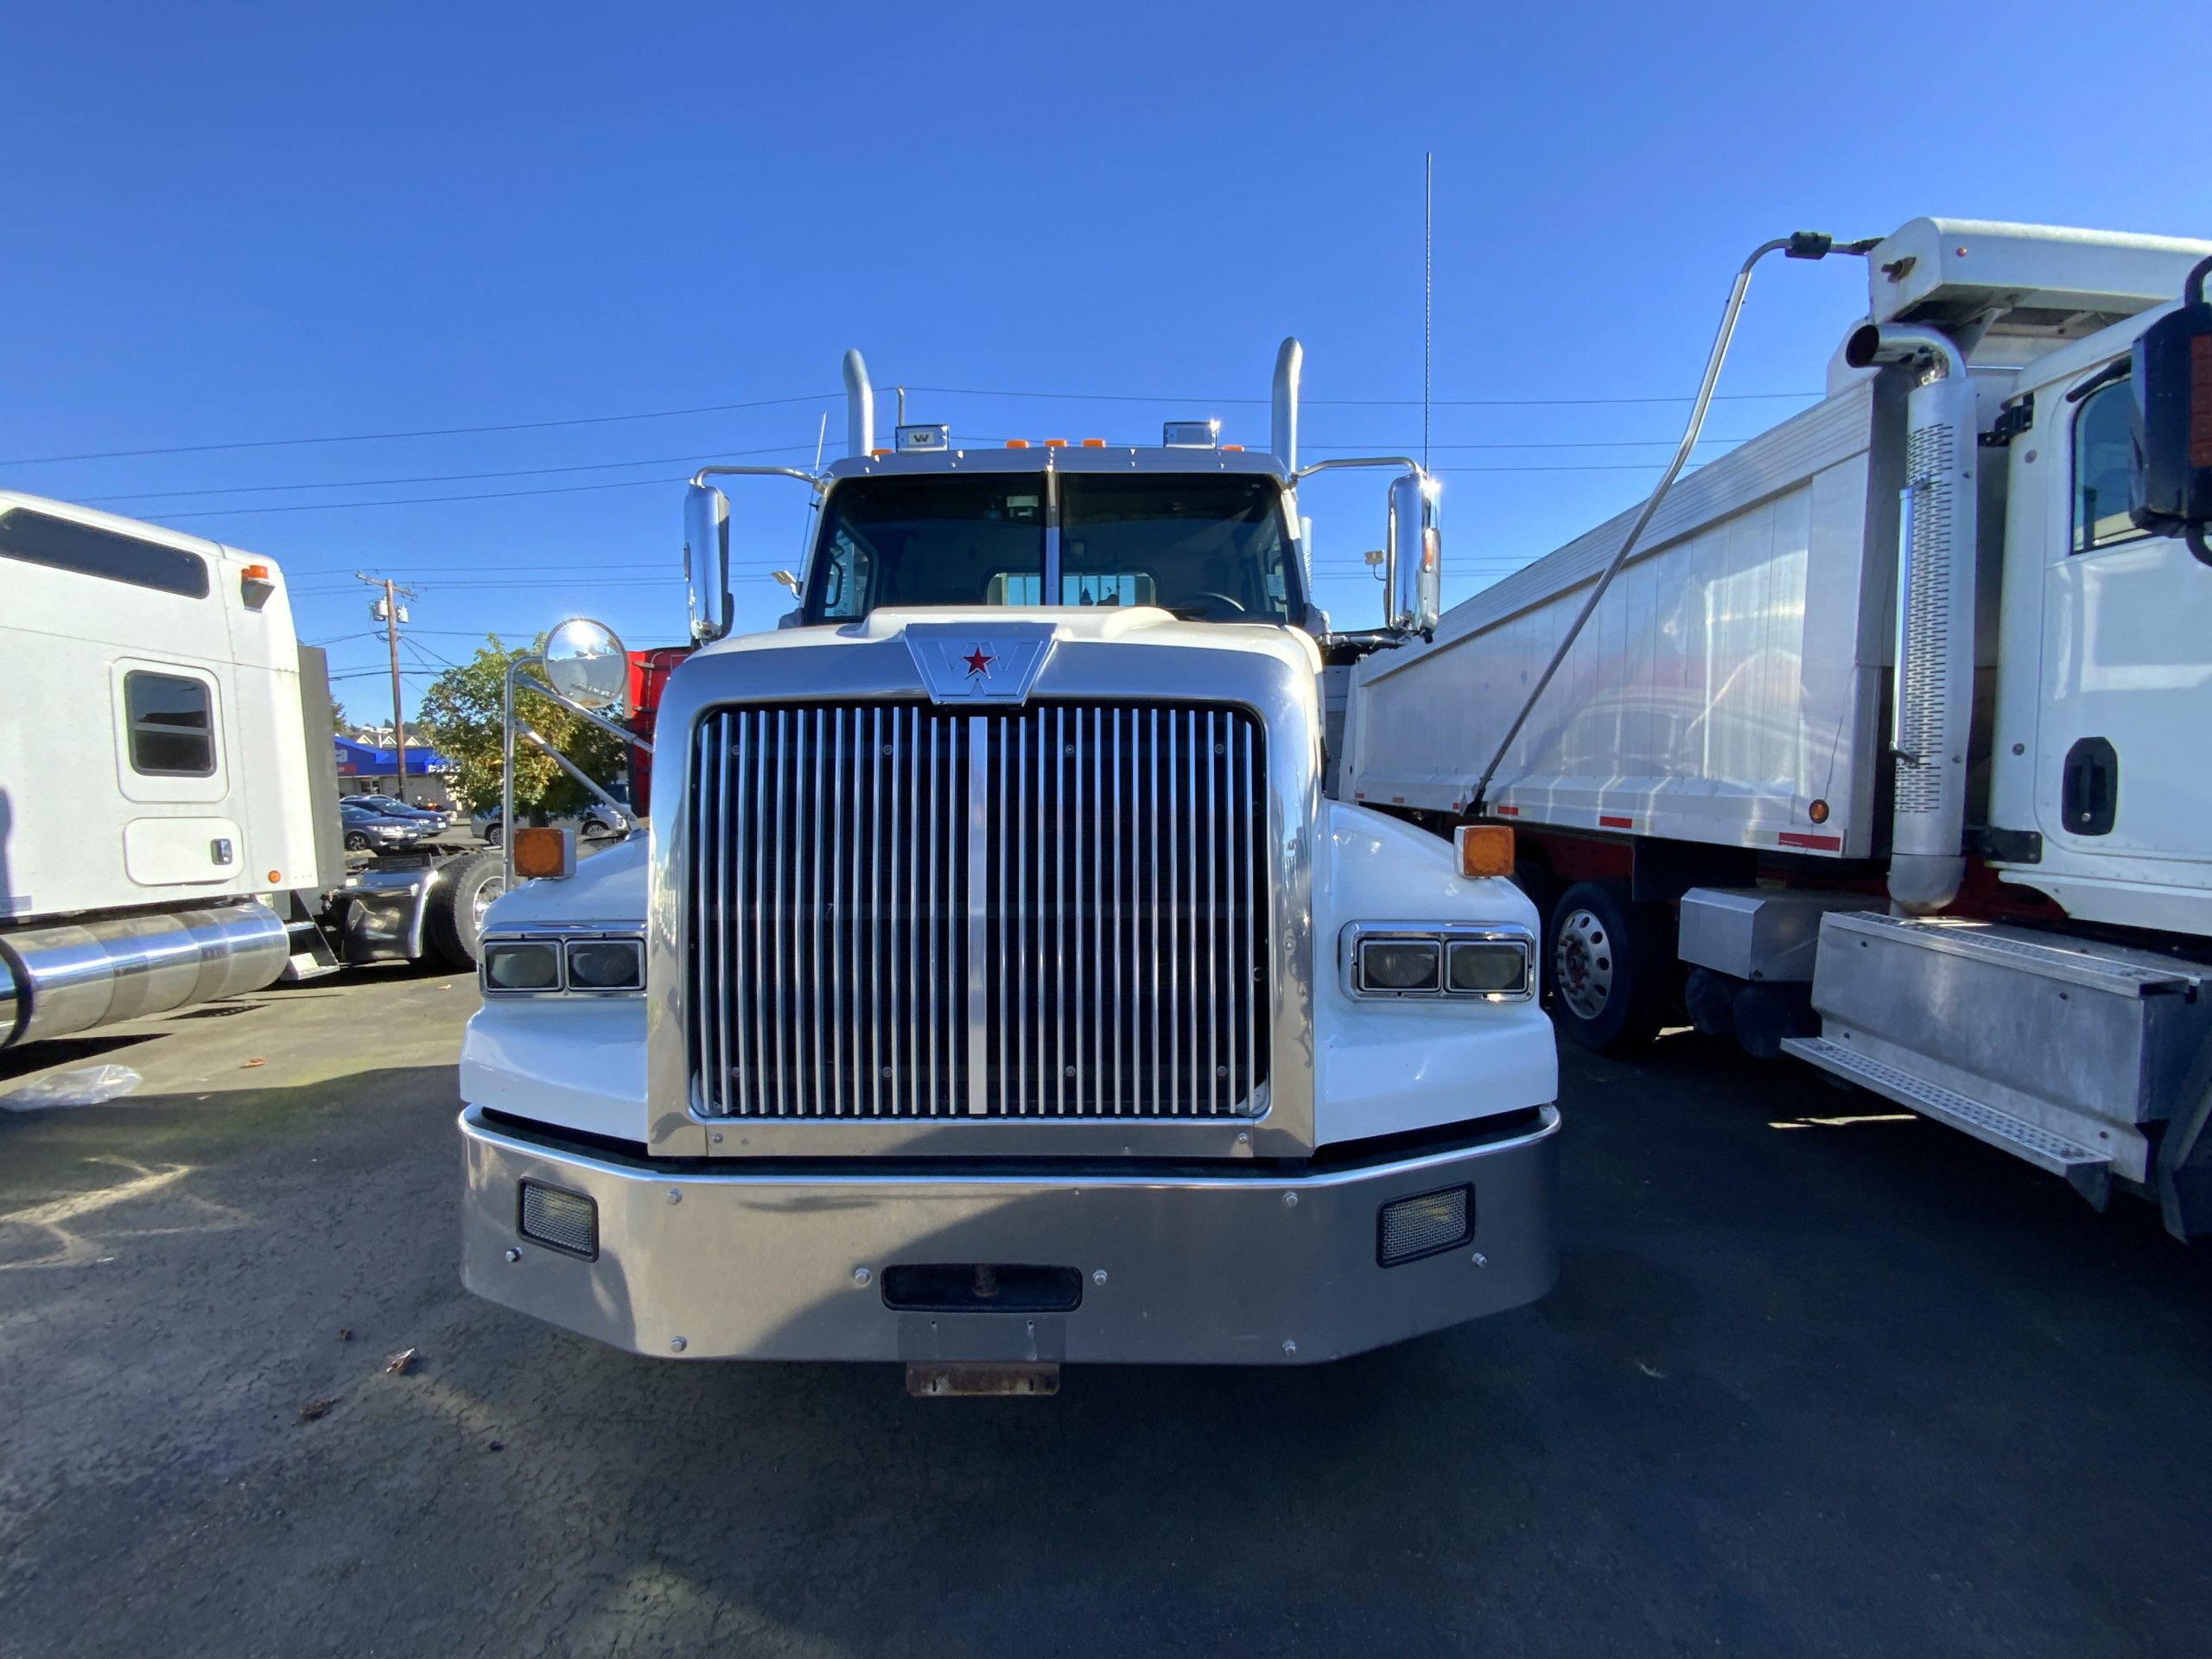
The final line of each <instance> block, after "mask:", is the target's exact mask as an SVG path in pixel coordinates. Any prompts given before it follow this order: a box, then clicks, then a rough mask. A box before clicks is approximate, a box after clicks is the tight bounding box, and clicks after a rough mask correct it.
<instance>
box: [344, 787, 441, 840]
mask: <svg viewBox="0 0 2212 1659" xmlns="http://www.w3.org/2000/svg"><path fill="white" fill-rule="evenodd" d="M353 799H354V800H357V801H359V802H360V803H361V804H362V805H364V806H372V807H374V808H375V809H376V810H378V811H379V812H381V813H383V814H384V815H385V817H392V818H404V819H406V820H407V821H408V822H409V823H420V824H423V825H425V826H427V827H428V828H429V831H430V833H431V834H432V835H435V834H437V833H438V831H440V830H441V829H444V828H445V827H446V826H447V825H448V824H449V823H452V822H453V817H452V815H451V814H449V813H445V812H441V811H438V810H436V809H435V808H434V807H428V806H410V805H408V804H407V803H406V802H404V801H403V800H399V799H397V798H394V797H392V796H390V795H356V796H353Z"/></svg>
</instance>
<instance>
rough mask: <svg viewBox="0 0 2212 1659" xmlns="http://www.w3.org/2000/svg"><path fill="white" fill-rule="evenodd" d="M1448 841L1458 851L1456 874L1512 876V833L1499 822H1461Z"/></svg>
mask: <svg viewBox="0 0 2212 1659" xmlns="http://www.w3.org/2000/svg"><path fill="white" fill-rule="evenodd" d="M1452 839H1453V840H1454V841H1455V842H1458V843H1459V874H1462V875H1465V876H1478V875H1510V874H1513V831H1512V830H1511V829H1508V828H1507V827H1506V826H1505V825H1503V824H1502V823H1463V824H1461V825H1460V826H1459V829H1458V830H1457V831H1455V832H1454V834H1453V836H1452Z"/></svg>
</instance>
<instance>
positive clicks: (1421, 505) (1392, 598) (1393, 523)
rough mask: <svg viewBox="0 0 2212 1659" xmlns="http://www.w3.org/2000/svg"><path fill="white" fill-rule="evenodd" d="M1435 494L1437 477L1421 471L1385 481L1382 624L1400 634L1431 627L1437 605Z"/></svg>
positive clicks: (1439, 540)
mask: <svg viewBox="0 0 2212 1659" xmlns="http://www.w3.org/2000/svg"><path fill="white" fill-rule="evenodd" d="M1436 493H1437V490H1436V480H1434V479H1433V478H1430V477H1428V476H1427V474H1422V473H1408V474H1404V475H1403V476H1402V477H1401V478H1397V479H1394V480H1392V481H1391V484H1390V516H1389V526H1388V534H1387V535H1386V536H1385V537H1384V539H1383V594H1384V598H1383V607H1384V615H1383V626H1385V627H1387V628H1395V629H1396V630H1397V631H1398V632H1402V633H1427V632H1432V631H1433V629H1434V628H1435V626H1436V618H1437V614H1438V613H1439V612H1440V610H1441V608H1442V603H1443V594H1444V532H1443V531H1442V530H1441V528H1440V526H1439V524H1438V518H1437V511H1436Z"/></svg>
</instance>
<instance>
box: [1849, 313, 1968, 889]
mask: <svg viewBox="0 0 2212 1659" xmlns="http://www.w3.org/2000/svg"><path fill="white" fill-rule="evenodd" d="M1844 361H1845V362H1847V364H1849V365H1851V366H1852V367H1853V368H1854V369H1864V368H1869V367H1872V366H1873V365H1878V364H1885V365H1902V366H1905V367H1908V368H1910V369H1911V370H1912V371H1914V372H1916V375H1917V377H1918V378H1917V380H1916V384H1915V385H1914V386H1913V389H1912V391H1910V393H1909V394H1908V395H1907V397H1906V398H1905V449H1904V474H1905V482H1904V488H1903V489H1902V490H1900V491H1899V492H1898V493H1897V632H1896V636H1895V647H1894V649H1895V655H1894V657H1893V658H1892V660H1893V661H1894V663H1895V664H1896V668H1895V673H1894V677H1893V680H1892V683H1891V697H1890V753H1891V756H1892V757H1893V758H1894V760H1895V763H1896V766H1897V799H1896V804H1895V807H1894V809H1893V810H1892V812H1891V840H1890V848H1891V853H1890V897H1891V899H1893V900H1895V901H1896V904H1897V908H1898V909H1899V910H1902V911H1904V912H1906V913H1907V914H1908V915H1914V916H1925V915H1929V914H1932V913H1934V912H1937V911H1940V910H1942V909H1943V908H1944V907H1945V906H1948V904H1950V902H1951V901H1952V900H1953V899H1955V898H1957V897H1958V895H1959V888H1960V887H1961V884H1962V883H1963V882H1964V881H1965V880H1966V871H1967V861H1966V855H1965V850H1964V849H1965V841H1964V835H1965V827H1966V797H1967V737H1968V732H1969V728H1971V726H1972V724H1973V720H1974V575H1975V561H1976V556H1977V537H1976V519H1975V500H1974V494H1975V490H1976V488H1977V485H1976V482H1975V479H1974V460H1975V445H1976V429H1975V418H1974V385H1973V383H1972V382H1971V381H1970V380H1969V379H1968V378H1967V365H1966V359H1965V358H1964V357H1962V356H1961V354H1960V352H1959V348H1958V347H1957V346H1955V344H1953V343H1952V342H1951V341H1950V340H1948V339H1946V338H1945V337H1944V336H1943V335H1942V334H1936V333H1935V332H1934V331H1932V330H1930V329H1925V328H1915V327H1903V326H1900V325H1898V324H1895V323H1867V324H1866V325H1864V326H1863V327H1859V328H1858V329H1857V330H1855V331H1854V332H1853V334H1852V336H1851V338H1850V340H1848V341H1847V343H1846V344H1845V346H1844Z"/></svg>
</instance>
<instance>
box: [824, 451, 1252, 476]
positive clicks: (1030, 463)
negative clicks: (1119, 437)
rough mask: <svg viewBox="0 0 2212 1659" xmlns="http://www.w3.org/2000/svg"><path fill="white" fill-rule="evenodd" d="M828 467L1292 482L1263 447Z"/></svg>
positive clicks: (884, 459) (911, 459)
mask: <svg viewBox="0 0 2212 1659" xmlns="http://www.w3.org/2000/svg"><path fill="white" fill-rule="evenodd" d="M824 471H825V475H826V476H827V477H828V478H829V480H831V481H832V482H836V481H838V480H843V479H848V478H879V477H880V478H899V477H906V478H911V477H915V476H918V475H922V474H931V473H1044V472H1056V473H1233V474H1247V475H1249V474H1265V475H1267V476H1268V477H1271V478H1274V479H1276V480H1280V481H1281V482H1284V483H1287V482H1288V481H1289V474H1287V472H1286V471H1285V470H1284V467H1283V464H1282V462H1281V461H1280V460H1278V459H1277V458H1276V457H1275V456H1274V455H1272V454H1268V452H1267V451H1265V450H1262V449H1240V448H1218V449H1205V448H1197V447H1195V446H1194V447H1192V448H1165V447H1161V446H1158V445H1131V444H1096V445H1090V444H1063V443H1058V442H1052V443H1049V444H1048V443H1033V444H1028V445H1027V446H1025V447H1023V448H1007V447H1005V446H1003V445H996V446H993V447H991V448H983V447H982V446H976V447H974V448H957V447H956V448H950V449H935V450H923V451H919V452H912V453H907V454H896V453H891V452H886V453H883V454H874V455H849V456H846V457H843V458H842V459H841V460H838V461H832V462H831V463H830V464H829V467H827V468H825V469H824Z"/></svg>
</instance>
